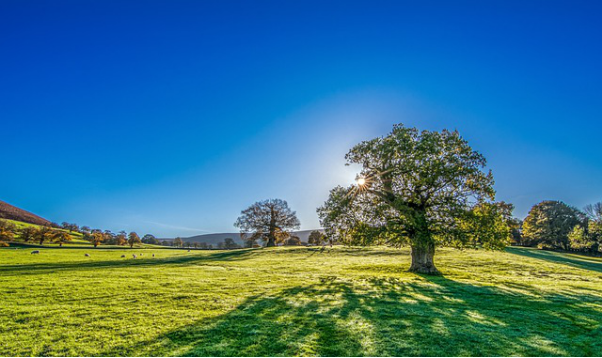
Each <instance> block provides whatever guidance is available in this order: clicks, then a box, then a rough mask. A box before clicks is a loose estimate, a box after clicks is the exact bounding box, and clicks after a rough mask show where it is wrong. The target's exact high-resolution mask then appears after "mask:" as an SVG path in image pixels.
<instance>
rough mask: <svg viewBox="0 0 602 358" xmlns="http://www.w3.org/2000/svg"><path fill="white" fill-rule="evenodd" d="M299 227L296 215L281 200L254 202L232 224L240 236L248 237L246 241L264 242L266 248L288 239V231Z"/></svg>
mask: <svg viewBox="0 0 602 358" xmlns="http://www.w3.org/2000/svg"><path fill="white" fill-rule="evenodd" d="M299 225H300V223H299V219H298V218H297V214H296V213H295V212H294V211H292V210H291V209H290V208H289V207H288V203H287V202H286V201H285V200H281V199H268V200H264V201H259V202H256V203H255V204H253V205H251V206H250V207H248V208H247V209H245V210H243V211H242V212H241V215H240V217H239V218H238V219H237V220H236V222H235V223H234V226H236V227H238V228H239V229H240V232H241V234H242V235H245V234H249V235H250V237H249V238H247V239H248V240H264V241H265V242H266V246H268V247H269V246H276V243H277V242H281V241H283V240H284V239H286V238H288V237H289V235H290V230H293V229H298V228H299Z"/></svg>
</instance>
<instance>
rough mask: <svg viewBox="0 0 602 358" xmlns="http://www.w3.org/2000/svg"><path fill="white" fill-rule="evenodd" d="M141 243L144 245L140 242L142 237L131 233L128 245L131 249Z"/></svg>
mask: <svg viewBox="0 0 602 358" xmlns="http://www.w3.org/2000/svg"><path fill="white" fill-rule="evenodd" d="M140 243H142V241H141V240H140V236H138V234H137V233H135V232H134V231H132V232H130V234H129V235H128V244H129V245H130V248H133V247H134V245H136V244H140Z"/></svg>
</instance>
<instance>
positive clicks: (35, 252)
mask: <svg viewBox="0 0 602 358" xmlns="http://www.w3.org/2000/svg"><path fill="white" fill-rule="evenodd" d="M31 253H32V254H39V253H40V250H33V251H32V252H31Z"/></svg>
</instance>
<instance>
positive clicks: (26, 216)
mask: <svg viewBox="0 0 602 358" xmlns="http://www.w3.org/2000/svg"><path fill="white" fill-rule="evenodd" d="M0 219H9V220H16V221H22V222H25V223H30V224H36V225H50V221H48V220H46V219H44V218H42V217H39V216H37V215H35V214H32V213H30V212H29V211H25V210H23V209H19V208H17V207H16V206H13V205H10V204H9V203H6V202H4V201H2V200H0Z"/></svg>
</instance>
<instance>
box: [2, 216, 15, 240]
mask: <svg viewBox="0 0 602 358" xmlns="http://www.w3.org/2000/svg"><path fill="white" fill-rule="evenodd" d="M16 232H17V227H16V226H15V225H14V224H12V223H10V222H8V221H5V220H0V241H10V240H12V239H13V238H14V237H15V233H16Z"/></svg>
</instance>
